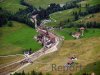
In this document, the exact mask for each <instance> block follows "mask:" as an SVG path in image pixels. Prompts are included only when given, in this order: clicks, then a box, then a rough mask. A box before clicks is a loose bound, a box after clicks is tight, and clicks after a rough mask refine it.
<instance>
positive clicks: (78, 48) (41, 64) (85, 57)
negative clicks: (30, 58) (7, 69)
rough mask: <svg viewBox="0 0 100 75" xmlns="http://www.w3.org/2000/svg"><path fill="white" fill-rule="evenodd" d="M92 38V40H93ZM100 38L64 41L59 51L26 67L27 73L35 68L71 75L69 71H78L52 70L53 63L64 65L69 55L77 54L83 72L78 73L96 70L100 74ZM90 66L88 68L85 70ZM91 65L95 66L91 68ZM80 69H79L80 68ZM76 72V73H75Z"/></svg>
mask: <svg viewBox="0 0 100 75" xmlns="http://www.w3.org/2000/svg"><path fill="white" fill-rule="evenodd" d="M91 40H92V41H91ZM99 41H100V38H99V37H98V38H97V37H93V38H86V39H81V40H66V41H64V42H63V45H62V47H61V48H60V50H59V51H57V52H54V53H52V54H49V55H46V56H45V57H41V58H40V59H38V60H36V61H35V62H34V63H33V64H31V65H30V66H28V67H25V68H24V69H22V70H24V71H25V72H26V73H27V72H31V71H32V70H33V69H34V70H36V71H42V72H43V73H46V72H49V73H50V74H51V75H59V74H61V75H69V73H74V72H76V71H72V72H71V71H64V72H63V70H62V69H61V71H51V70H52V64H56V65H57V66H64V65H65V64H66V63H67V61H68V57H70V56H73V55H76V57H77V58H78V61H77V63H78V64H81V65H82V66H83V67H82V72H79V73H78V74H76V75H82V73H83V72H89V73H90V72H92V71H93V72H95V73H96V75H98V74H100V72H99V64H100V62H99V61H100V58H99V57H100V51H99V49H100V42H99ZM94 62H97V65H96V66H94V65H92V63H94ZM86 66H89V67H88V69H86V70H83V69H84V68H86ZM90 67H95V68H93V69H92V68H91V69H90ZM78 71H79V69H78ZM78 71H77V72H78ZM74 74H75V73H74Z"/></svg>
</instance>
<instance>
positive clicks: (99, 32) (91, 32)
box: [56, 28, 100, 40]
mask: <svg viewBox="0 0 100 75" xmlns="http://www.w3.org/2000/svg"><path fill="white" fill-rule="evenodd" d="M72 32H76V28H64V29H62V30H56V33H57V34H58V35H61V36H64V38H65V40H72V39H74V38H73V37H72V36H71V35H70V33H72ZM91 37H100V29H95V28H93V29H90V28H89V29H87V30H86V31H85V33H84V36H83V37H81V38H91Z"/></svg>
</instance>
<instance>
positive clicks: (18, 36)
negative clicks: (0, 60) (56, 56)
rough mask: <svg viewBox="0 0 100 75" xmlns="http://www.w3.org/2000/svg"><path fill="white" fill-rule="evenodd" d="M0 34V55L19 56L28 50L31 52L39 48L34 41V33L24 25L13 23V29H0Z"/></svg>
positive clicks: (6, 27)
mask: <svg viewBox="0 0 100 75" xmlns="http://www.w3.org/2000/svg"><path fill="white" fill-rule="evenodd" d="M0 32H1V37H0V55H9V54H19V53H23V51H24V50H27V49H30V48H32V50H33V51H36V50H38V49H40V48H41V45H40V44H39V43H38V42H37V41H36V40H35V39H34V36H35V35H36V34H37V33H36V31H35V30H34V29H32V28H30V27H28V26H26V25H25V24H22V23H19V22H15V21H13V27H8V26H5V27H1V28H0Z"/></svg>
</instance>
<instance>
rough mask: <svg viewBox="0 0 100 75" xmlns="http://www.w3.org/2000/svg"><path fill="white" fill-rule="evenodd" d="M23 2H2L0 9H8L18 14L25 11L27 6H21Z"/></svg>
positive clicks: (18, 0)
mask: <svg viewBox="0 0 100 75" xmlns="http://www.w3.org/2000/svg"><path fill="white" fill-rule="evenodd" d="M20 1H21V0H2V1H1V2H0V7H2V8H3V9H6V10H8V11H10V12H13V13H16V12H17V11H19V9H25V8H26V6H23V5H21V4H20Z"/></svg>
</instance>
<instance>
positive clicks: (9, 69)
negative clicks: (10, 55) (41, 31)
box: [0, 32, 62, 75]
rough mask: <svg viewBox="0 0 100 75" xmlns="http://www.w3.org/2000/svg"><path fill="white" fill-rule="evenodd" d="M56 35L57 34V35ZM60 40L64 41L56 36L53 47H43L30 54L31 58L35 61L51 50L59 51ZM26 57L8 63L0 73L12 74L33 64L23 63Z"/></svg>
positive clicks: (0, 74) (1, 74) (4, 74)
mask: <svg viewBox="0 0 100 75" xmlns="http://www.w3.org/2000/svg"><path fill="white" fill-rule="evenodd" d="M50 33H51V32H50ZM51 34H53V33H51ZM55 36H56V35H55ZM60 41H62V38H60V37H58V36H56V42H55V44H54V45H53V46H52V47H51V48H48V49H46V50H44V49H43V48H42V49H40V50H39V51H37V52H35V53H33V54H31V55H30V56H29V58H30V59H31V60H32V61H35V60H36V59H38V58H39V57H41V56H44V55H46V54H48V53H51V52H54V51H57V50H58V48H59V47H58V45H59V44H60ZM24 60H25V59H22V60H20V61H18V62H14V63H12V64H10V65H7V66H5V67H3V68H1V69H0V75H10V74H14V73H15V72H18V71H19V70H21V69H23V68H25V67H26V66H28V65H31V63H25V64H21V62H22V61H24Z"/></svg>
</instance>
